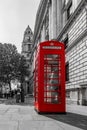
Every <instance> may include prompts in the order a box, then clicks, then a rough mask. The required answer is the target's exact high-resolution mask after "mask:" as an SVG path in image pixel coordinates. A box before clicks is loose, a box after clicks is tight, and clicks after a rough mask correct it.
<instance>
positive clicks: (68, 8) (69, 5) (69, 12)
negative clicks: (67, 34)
mask: <svg viewBox="0 0 87 130" xmlns="http://www.w3.org/2000/svg"><path fill="white" fill-rule="evenodd" d="M71 7H72V0H69V2H68V4H67V20H68V19H69V18H70V16H71Z"/></svg>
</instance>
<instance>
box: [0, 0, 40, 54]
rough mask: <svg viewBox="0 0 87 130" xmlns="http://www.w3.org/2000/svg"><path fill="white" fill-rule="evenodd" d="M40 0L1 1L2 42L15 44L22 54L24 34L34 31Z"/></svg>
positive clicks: (0, 33)
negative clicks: (28, 27) (29, 30)
mask: <svg viewBox="0 0 87 130" xmlns="http://www.w3.org/2000/svg"><path fill="white" fill-rule="evenodd" d="M39 3H40V0H0V42H2V43H12V44H15V45H16V47H17V49H18V51H19V52H21V44H22V40H23V34H24V31H25V29H26V28H27V26H28V25H29V26H30V28H31V29H32V31H33V30H34V24H35V17H36V12H37V9H38V5H39Z"/></svg>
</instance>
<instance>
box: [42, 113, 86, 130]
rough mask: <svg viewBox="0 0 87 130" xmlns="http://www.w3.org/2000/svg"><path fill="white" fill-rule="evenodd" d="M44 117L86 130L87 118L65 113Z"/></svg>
mask: <svg viewBox="0 0 87 130" xmlns="http://www.w3.org/2000/svg"><path fill="white" fill-rule="evenodd" d="M44 116H46V117H49V118H52V119H54V120H57V121H60V122H63V123H66V124H69V125H72V126H75V127H78V128H80V129H84V130H87V116H82V115H79V114H73V113H66V114H45V115H44Z"/></svg>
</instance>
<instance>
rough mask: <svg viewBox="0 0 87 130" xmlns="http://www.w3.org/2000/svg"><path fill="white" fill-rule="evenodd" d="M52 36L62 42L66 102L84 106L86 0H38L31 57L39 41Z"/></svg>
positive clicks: (86, 94) (86, 96)
mask: <svg viewBox="0 0 87 130" xmlns="http://www.w3.org/2000/svg"><path fill="white" fill-rule="evenodd" d="M51 39H54V40H58V41H62V42H63V43H64V44H65V52H66V98H67V102H69V103H74V104H79V105H87V1H86V0H41V1H40V4H39V8H38V11H37V15H36V22H35V29H34V45H33V52H32V56H33V53H35V49H36V47H37V45H38V44H39V43H40V42H42V41H45V40H51ZM31 59H32V58H31ZM32 64H33V62H32Z"/></svg>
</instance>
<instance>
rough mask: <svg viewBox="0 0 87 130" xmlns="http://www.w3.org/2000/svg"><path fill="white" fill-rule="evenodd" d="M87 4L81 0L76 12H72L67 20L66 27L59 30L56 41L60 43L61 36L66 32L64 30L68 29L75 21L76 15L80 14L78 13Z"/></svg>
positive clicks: (85, 0)
mask: <svg viewBox="0 0 87 130" xmlns="http://www.w3.org/2000/svg"><path fill="white" fill-rule="evenodd" d="M86 4H87V0H82V1H81V2H80V4H79V5H78V7H77V8H76V10H75V11H74V13H73V14H72V15H71V17H70V18H69V20H68V21H67V23H66V25H65V26H64V28H63V29H62V30H61V32H60V34H59V35H58V37H57V40H59V41H60V39H61V37H62V36H63V34H64V33H65V32H66V30H67V29H68V28H69V26H70V25H71V24H72V23H73V21H74V20H75V18H76V17H77V15H78V14H79V13H80V11H81V10H82V9H83V7H84V6H85V5H86Z"/></svg>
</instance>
